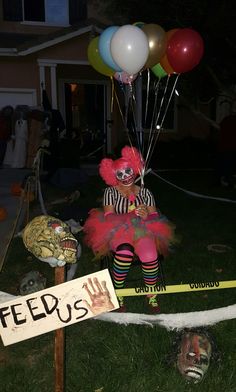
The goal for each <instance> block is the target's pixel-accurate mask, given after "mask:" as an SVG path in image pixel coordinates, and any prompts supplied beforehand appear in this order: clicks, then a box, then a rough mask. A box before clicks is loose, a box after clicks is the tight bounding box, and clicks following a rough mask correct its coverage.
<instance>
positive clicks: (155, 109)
mask: <svg viewBox="0 0 236 392" xmlns="http://www.w3.org/2000/svg"><path fill="white" fill-rule="evenodd" d="M159 87H160V79H159V80H158V82H157V83H154V93H155V99H154V103H153V108H152V120H151V125H150V132H149V136H148V142H147V146H148V151H147V155H146V159H147V158H148V155H149V149H150V145H151V140H152V132H153V124H154V119H155V117H156V111H157V97H158V92H159Z"/></svg>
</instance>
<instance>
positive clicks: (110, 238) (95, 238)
mask: <svg viewBox="0 0 236 392" xmlns="http://www.w3.org/2000/svg"><path fill="white" fill-rule="evenodd" d="M84 234H85V236H84V241H85V244H86V245H87V246H89V247H91V248H92V250H93V252H94V253H95V255H98V256H103V255H106V254H108V253H109V252H110V251H114V250H115V249H116V247H117V246H118V245H119V244H120V243H129V244H131V245H133V247H134V249H135V245H137V243H138V241H139V240H140V239H141V238H143V237H147V236H148V237H150V238H152V239H154V240H155V242H156V246H157V251H158V253H160V254H162V255H166V254H167V253H168V249H169V246H170V243H171V242H173V240H174V227H173V225H172V224H171V223H170V222H168V220H167V219H166V217H164V216H159V215H150V216H149V217H148V218H147V219H146V220H143V219H141V218H140V217H138V216H136V215H135V213H134V212H130V213H128V214H120V215H119V214H115V213H114V214H109V215H107V216H104V213H103V211H102V210H100V209H96V208H94V209H92V210H90V212H89V217H88V219H87V220H86V222H85V224H84Z"/></svg>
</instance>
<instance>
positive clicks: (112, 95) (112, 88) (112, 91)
mask: <svg viewBox="0 0 236 392" xmlns="http://www.w3.org/2000/svg"><path fill="white" fill-rule="evenodd" d="M110 79H111V113H113V110H114V91H115V86H114V80H113V77H112V76H111V77H110Z"/></svg>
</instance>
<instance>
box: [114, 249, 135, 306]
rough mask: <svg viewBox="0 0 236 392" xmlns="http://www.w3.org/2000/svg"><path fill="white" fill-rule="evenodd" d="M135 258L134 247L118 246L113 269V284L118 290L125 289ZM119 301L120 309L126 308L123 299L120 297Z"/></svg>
mask: <svg viewBox="0 0 236 392" xmlns="http://www.w3.org/2000/svg"><path fill="white" fill-rule="evenodd" d="M133 257H134V248H133V246H132V245H130V244H128V243H127V244H126V243H125V244H120V245H118V247H117V248H116V251H115V255H114V260H113V268H112V276H113V283H114V287H115V288H116V289H122V288H123V287H124V284H125V280H126V277H127V274H128V272H129V270H130V265H131V263H132V261H133ZM118 300H119V304H120V307H121V308H122V307H123V308H124V299H123V297H118ZM122 310H124V309H122Z"/></svg>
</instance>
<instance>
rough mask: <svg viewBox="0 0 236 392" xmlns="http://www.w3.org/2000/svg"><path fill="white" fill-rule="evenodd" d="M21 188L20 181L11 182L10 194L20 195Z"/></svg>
mask: <svg viewBox="0 0 236 392" xmlns="http://www.w3.org/2000/svg"><path fill="white" fill-rule="evenodd" d="M21 192H22V188H21V183H19V182H14V183H13V184H11V194H12V195H13V196H21Z"/></svg>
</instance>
